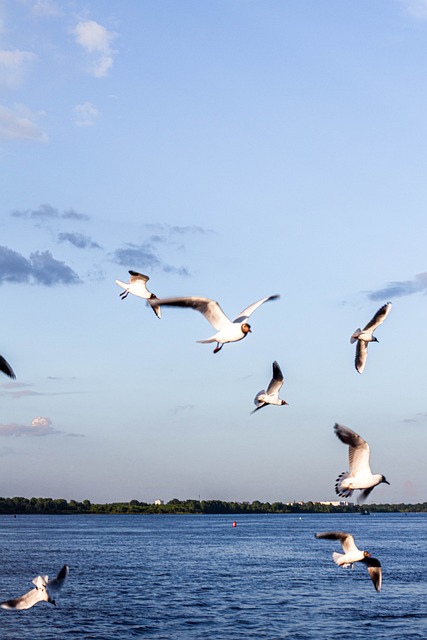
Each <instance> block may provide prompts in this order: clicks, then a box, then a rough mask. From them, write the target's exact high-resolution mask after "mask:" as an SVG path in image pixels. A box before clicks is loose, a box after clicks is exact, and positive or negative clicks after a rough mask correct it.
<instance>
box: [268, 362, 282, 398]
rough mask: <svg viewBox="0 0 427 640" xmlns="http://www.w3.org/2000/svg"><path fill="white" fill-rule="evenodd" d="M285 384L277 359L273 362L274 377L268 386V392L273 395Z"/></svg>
mask: <svg viewBox="0 0 427 640" xmlns="http://www.w3.org/2000/svg"><path fill="white" fill-rule="evenodd" d="M282 385H283V374H282V370H281V369H280V367H279V365H278V364H277V362H276V361H274V362H273V377H272V379H271V382H270V384H269V385H268V388H267V393H268V394H269V395H273V394H275V393H279V391H280V389H281V388H282Z"/></svg>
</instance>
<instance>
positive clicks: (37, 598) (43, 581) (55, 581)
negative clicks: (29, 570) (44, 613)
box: [0, 564, 70, 611]
mask: <svg viewBox="0 0 427 640" xmlns="http://www.w3.org/2000/svg"><path fill="white" fill-rule="evenodd" d="M69 571H70V569H69V567H68V565H66V564H65V565H64V566H63V567H62V569H61V571H60V572H59V573H58V575H57V576H56V578H52V580H49V577H48V576H37V578H34V580H32V583H33V584H34V585H35V589H31V591H29V592H28V593H26V594H25V595H23V596H21V597H20V598H12V599H11V600H5V601H4V602H2V603H0V607H2V608H3V609H15V610H18V611H20V610H22V609H31V607H34V605H35V604H37V603H38V602H43V601H44V602H50V604H54V605H56V602H55V599H54V596H55V595H56V594H57V593H58V591H59V590H60V589H61V587H62V585H63V584H64V582H65V580H66V579H67V577H68V573H69Z"/></svg>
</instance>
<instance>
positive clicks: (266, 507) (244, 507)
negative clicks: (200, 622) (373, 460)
mask: <svg viewBox="0 0 427 640" xmlns="http://www.w3.org/2000/svg"><path fill="white" fill-rule="evenodd" d="M357 512H372V513H375V512H378V513H390V512H392V513H407V512H427V502H423V503H418V504H403V503H401V504H370V505H361V506H359V505H353V504H348V505H346V504H343V505H339V506H335V505H332V504H322V503H320V502H294V503H291V504H287V503H284V502H273V503H270V502H259V500H254V501H253V502H224V501H222V500H178V499H177V498H174V499H173V500H170V501H169V502H168V503H166V504H150V503H147V502H139V501H138V500H131V501H130V502H112V503H109V504H95V503H92V502H90V501H89V500H83V502H77V501H76V500H70V501H69V502H67V500H64V499H62V498H59V499H53V498H0V514H13V515H14V514H24V513H27V514H63V515H71V514H82V513H87V514H89V513H94V514H96V513H98V514H99V513H110V514H120V513H122V514H124V513H130V514H132V513H133V514H137V513H140V514H162V513H163V514H188V513H193V514H206V513H209V514H219V513H229V514H233V515H239V514H245V513H357Z"/></svg>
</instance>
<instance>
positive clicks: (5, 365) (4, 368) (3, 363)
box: [0, 356, 16, 378]
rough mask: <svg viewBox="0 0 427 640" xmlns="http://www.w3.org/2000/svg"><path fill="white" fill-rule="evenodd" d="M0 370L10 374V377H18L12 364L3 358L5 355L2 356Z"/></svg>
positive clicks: (0, 357)
mask: <svg viewBox="0 0 427 640" xmlns="http://www.w3.org/2000/svg"><path fill="white" fill-rule="evenodd" d="M0 371H3V373H5V374H6V375H7V376H9V378H16V376H15V374H14V372H13V369H12V367H11V366H10V364H9V363H8V361H7V360H6V359H5V358H3V356H0Z"/></svg>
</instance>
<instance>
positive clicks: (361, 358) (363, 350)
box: [350, 302, 391, 373]
mask: <svg viewBox="0 0 427 640" xmlns="http://www.w3.org/2000/svg"><path fill="white" fill-rule="evenodd" d="M390 309H391V302H387V303H386V304H384V305H383V306H382V307H381V308H380V309H378V311H377V312H376V314H375V315H374V317H373V318H372V320H370V321H369V322H368V324H367V325H366V327H364V328H363V329H360V328H359V329H356V331H355V332H354V333H353V335H352V336H351V338H350V342H351V344H353V343H354V342H356V341H357V345H356V358H355V361H354V366H355V367H356V370H357V371H358V373H362V371H363V369H364V368H365V364H366V359H367V357H368V344H369V343H370V342H379V340H378V339H377V338H375V336H374V335H373V333H374V331H375V329H376V328H377V327H379V325H380V324H382V323H383V322H384V320H385V318H386V317H387V315H388V314H389V313H390Z"/></svg>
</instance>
